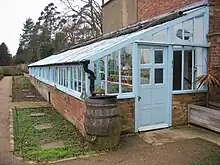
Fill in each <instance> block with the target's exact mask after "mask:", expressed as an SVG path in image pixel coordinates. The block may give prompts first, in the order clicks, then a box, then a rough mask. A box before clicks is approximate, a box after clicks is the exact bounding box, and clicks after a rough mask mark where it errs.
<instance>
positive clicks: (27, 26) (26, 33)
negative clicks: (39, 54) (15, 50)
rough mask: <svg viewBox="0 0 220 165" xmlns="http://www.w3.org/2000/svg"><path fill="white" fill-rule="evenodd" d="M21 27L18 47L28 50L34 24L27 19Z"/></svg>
mask: <svg viewBox="0 0 220 165" xmlns="http://www.w3.org/2000/svg"><path fill="white" fill-rule="evenodd" d="M23 26H24V27H23V29H22V31H23V34H22V35H21V37H20V46H22V47H23V49H28V47H29V44H30V40H31V37H32V33H33V29H34V26H35V24H34V21H33V20H32V19H31V18H28V19H26V21H25V23H24V24H23Z"/></svg>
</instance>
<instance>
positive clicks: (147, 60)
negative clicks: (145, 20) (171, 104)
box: [138, 46, 169, 131]
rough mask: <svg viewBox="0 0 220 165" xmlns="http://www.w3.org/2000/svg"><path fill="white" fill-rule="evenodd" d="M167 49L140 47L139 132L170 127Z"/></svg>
mask: <svg viewBox="0 0 220 165" xmlns="http://www.w3.org/2000/svg"><path fill="white" fill-rule="evenodd" d="M167 60H168V59H167V48H166V47H149V46H140V47H139V92H138V93H139V98H140V99H139V101H138V120H139V121H138V129H139V131H140V130H141V131H144V130H149V129H158V128H164V127H166V126H167V127H168V126H169V116H168V115H169V113H168V101H167V100H168V99H167V98H168V95H169V93H168V83H167V82H168V81H167V75H166V74H167Z"/></svg>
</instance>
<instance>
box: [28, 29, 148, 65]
mask: <svg viewBox="0 0 220 165" xmlns="http://www.w3.org/2000/svg"><path fill="white" fill-rule="evenodd" d="M145 32H146V29H145V30H142V31H138V32H135V33H131V34H126V35H123V36H119V37H115V38H111V39H105V40H101V41H98V42H95V43H93V44H90V45H86V46H84V47H80V48H76V49H72V50H68V51H65V52H62V53H60V54H57V55H52V56H49V57H47V58H45V59H42V60H40V61H37V62H35V63H32V64H30V65H29V66H40V65H51V64H62V63H71V62H80V61H85V60H91V57H92V59H93V61H94V60H96V57H95V55H96V54H101V53H102V52H104V51H105V50H107V49H111V48H112V47H113V46H116V45H118V44H121V43H122V42H124V41H127V40H130V39H131V38H133V37H137V36H141V34H142V33H145ZM103 55H106V54H103ZM98 58H100V57H97V59H98Z"/></svg>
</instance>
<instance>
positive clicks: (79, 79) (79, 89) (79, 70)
mask: <svg viewBox="0 0 220 165" xmlns="http://www.w3.org/2000/svg"><path fill="white" fill-rule="evenodd" d="M81 69H82V68H81V67H78V90H77V91H79V92H81V84H82V81H81Z"/></svg>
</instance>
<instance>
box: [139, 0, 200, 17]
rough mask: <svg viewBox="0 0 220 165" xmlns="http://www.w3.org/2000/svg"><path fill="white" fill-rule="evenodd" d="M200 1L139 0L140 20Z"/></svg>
mask: <svg viewBox="0 0 220 165" xmlns="http://www.w3.org/2000/svg"><path fill="white" fill-rule="evenodd" d="M198 1H201V0H164V1H161V0H137V6H138V21H143V20H147V19H150V18H152V17H155V16H159V15H162V14H165V13H168V12H170V11H173V10H176V9H180V8H183V7H185V6H187V5H189V4H192V3H195V2H198Z"/></svg>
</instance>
